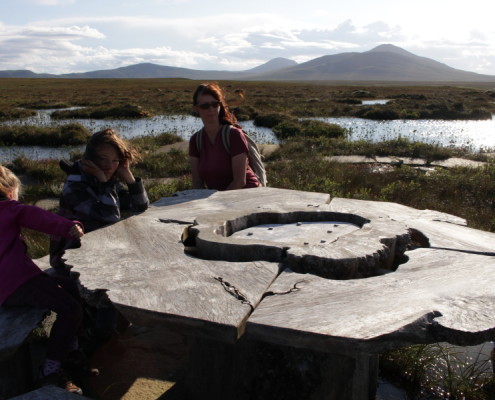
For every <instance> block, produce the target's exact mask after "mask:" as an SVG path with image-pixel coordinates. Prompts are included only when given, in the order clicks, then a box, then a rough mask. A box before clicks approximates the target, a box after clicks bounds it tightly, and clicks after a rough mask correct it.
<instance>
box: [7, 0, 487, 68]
mask: <svg viewBox="0 0 495 400" xmlns="http://www.w3.org/2000/svg"><path fill="white" fill-rule="evenodd" d="M32 1H37V2H38V4H45V5H47V4H48V3H51V2H53V3H55V2H57V0H32ZM179 1H180V0H179ZM184 1H185V0H184ZM155 2H157V3H159V2H161V3H168V2H172V3H173V2H176V0H155ZM62 3H65V4H67V3H68V1H65V2H64V1H62V0H59V1H58V2H57V4H62ZM0 18H1V17H0ZM76 41H77V45H76ZM383 43H393V44H395V45H397V46H400V47H403V48H405V49H406V50H408V51H410V52H413V53H415V54H418V55H422V56H425V57H430V58H433V59H435V60H438V61H441V62H445V63H447V64H448V65H451V66H453V67H456V68H460V69H466V70H472V71H476V72H483V71H484V73H489V72H486V71H489V70H490V69H491V70H492V71H494V70H495V59H494V57H495V56H494V54H495V36H494V34H493V32H487V31H484V30H480V29H477V30H473V29H471V30H470V31H469V32H468V35H467V36H466V35H464V36H463V35H459V37H457V38H456V39H455V40H454V39H453V38H452V37H449V39H448V40H447V39H445V38H443V37H436V36H432V35H430V36H425V35H423V34H421V36H419V34H417V33H415V34H410V33H407V32H405V31H404V30H403V29H402V28H401V27H400V26H399V25H390V24H387V23H385V22H383V21H374V22H371V23H366V24H361V25H356V24H354V23H353V21H352V20H344V21H343V22H341V23H340V24H333V25H331V24H330V23H328V24H326V25H324V26H322V25H318V24H316V23H311V24H310V23H308V22H302V20H301V21H300V20H297V19H294V18H292V19H290V18H286V17H283V16H280V15H276V14H268V13H266V14H263V13H259V14H229V15H225V14H220V13H219V14H217V15H213V16H201V17H196V18H159V17H149V16H144V17H142V16H134V17H128V16H124V17H121V16H93V17H71V18H57V19H53V20H39V21H36V22H34V23H29V24H26V25H25V26H12V25H5V24H4V23H2V22H1V21H0V47H1V49H2V51H1V52H0V70H3V69H21V68H29V69H32V70H34V71H35V72H51V73H65V72H83V71H90V70H96V69H107V68H116V67H120V66H125V65H130V64H134V63H138V62H153V63H157V64H161V65H170V66H178V67H186V68H196V69H237V70H238V69H247V68H251V67H253V66H256V65H259V64H262V63H264V62H266V61H268V60H270V59H272V58H275V57H285V58H290V59H293V60H295V61H297V62H304V61H308V60H311V59H313V58H316V57H320V56H323V55H328V54H337V53H341V52H348V51H367V50H370V49H371V48H373V47H375V46H377V45H379V44H383ZM492 73H493V72H492Z"/></svg>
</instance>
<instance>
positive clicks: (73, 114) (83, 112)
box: [51, 104, 152, 119]
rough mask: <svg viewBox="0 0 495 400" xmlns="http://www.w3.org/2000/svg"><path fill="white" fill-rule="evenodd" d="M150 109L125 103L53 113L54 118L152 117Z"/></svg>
mask: <svg viewBox="0 0 495 400" xmlns="http://www.w3.org/2000/svg"><path fill="white" fill-rule="evenodd" d="M151 116H152V114H151V113H150V112H149V111H146V110H143V109H142V108H141V106H136V105H132V104H124V105H120V106H112V107H89V108H76V109H72V110H59V111H54V112H52V113H51V117H52V118H53V119H70V118H72V119H77V118H81V119H83V118H86V119H104V118H146V117H151Z"/></svg>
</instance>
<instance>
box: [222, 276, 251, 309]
mask: <svg viewBox="0 0 495 400" xmlns="http://www.w3.org/2000/svg"><path fill="white" fill-rule="evenodd" d="M213 279H215V280H216V281H218V282H220V283H221V284H222V286H223V288H224V289H225V291H226V292H227V293H228V294H230V295H231V296H234V297H235V298H236V299H237V300H240V301H241V304H247V305H248V306H249V307H251V312H252V311H254V306H253V305H252V304H251V302H250V301H249V300H248V298H247V297H246V295H245V294H243V293H242V292H241V291H240V290H239V289H237V288H236V287H235V286H234V285H232V284H231V283H230V282H227V281H226V280H224V279H223V278H222V277H221V276H218V277H213Z"/></svg>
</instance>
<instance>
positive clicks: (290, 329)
mask: <svg viewBox="0 0 495 400" xmlns="http://www.w3.org/2000/svg"><path fill="white" fill-rule="evenodd" d="M309 222H316V223H335V226H336V227H337V225H339V224H341V223H351V224H353V225H354V226H355V229H354V230H352V232H350V233H345V234H343V235H341V236H338V237H337V238H336V239H335V237H332V239H331V240H327V238H325V239H321V238H320V236H321V235H323V234H324V232H323V233H322V232H321V230H320V231H318V235H320V236H318V237H317V238H316V239H317V240H316V239H315V238H314V237H308V238H307V239H304V238H301V239H300V241H292V242H291V244H290V245H287V244H286V243H283V241H282V242H280V241H276V240H266V239H263V240H259V239H257V234H256V231H254V233H253V232H248V231H245V230H246V229H251V228H254V226H256V225H260V224H272V225H273V226H279V225H280V224H287V225H290V224H296V226H299V225H301V226H302V225H304V224H307V223H309ZM298 223H299V225H297V224H298ZM267 229H269V228H267ZM244 232H248V233H247V234H246V235H248V236H249V237H248V238H245V237H244V238H243V237H240V236H242V235H243V234H244ZM327 233H328V234H329V235H331V234H333V231H332V230H331V229H328V230H327ZM308 235H309V236H311V234H308ZM186 237H187V239H186V240H185V243H186V244H188V245H189V246H187V247H185V246H184V244H183V242H182V240H181V239H185V238H186ZM494 240H495V235H494V234H492V233H488V232H482V231H477V230H473V229H470V228H467V227H466V226H465V221H464V220H462V219H460V218H457V217H454V216H451V215H447V214H442V213H438V212H434V211H428V210H416V209H412V208H409V207H405V206H401V205H398V204H393V203H383V202H371V201H359V200H350V199H338V198H336V199H330V198H329V196H328V195H326V194H322V193H309V192H299V191H290V190H282V189H275V188H258V189H244V190H237V191H230V192H215V191H209V190H192V191H185V192H181V193H179V194H177V195H176V196H173V197H170V198H163V199H161V200H159V201H158V202H156V203H154V204H153V206H152V207H150V209H149V210H148V211H146V212H145V213H143V214H140V215H137V216H133V217H131V218H128V219H126V220H124V221H121V222H120V223H117V224H115V225H112V226H109V227H106V228H104V229H100V230H98V231H95V232H92V233H90V234H88V235H86V236H85V237H84V238H83V242H82V247H81V248H79V249H74V250H70V251H69V252H68V254H67V259H68V263H69V264H72V265H74V266H75V267H74V270H76V271H79V272H80V273H81V278H80V279H81V282H82V284H83V285H84V286H86V287H87V288H88V289H91V290H95V289H106V290H108V296H109V298H110V299H111V301H112V302H113V303H114V304H115V305H116V306H117V307H118V308H119V310H120V311H121V312H122V313H123V314H124V315H125V316H126V317H127V318H128V319H129V320H130V321H131V322H133V323H136V324H140V325H155V324H157V325H160V324H167V325H173V326H175V327H178V328H180V329H181V330H182V331H183V332H184V333H185V334H187V335H188V336H190V337H191V338H194V340H195V345H194V346H193V348H192V351H191V355H190V360H191V361H190V365H189V368H188V370H187V376H186V379H185V383H184V385H183V388H184V393H183V397H184V398H192V399H195V398H198V399H199V398H201V399H203V398H207V397H208V398H209V397H212V398H219V399H220V398H228V397H232V396H234V397H232V398H236V399H248V398H256V396H257V397H259V396H260V395H264V396H266V395H275V396H276V395H277V391H278V394H280V391H284V390H285V391H286V392H287V393H291V395H293V396H295V397H294V398H308V399H320V398H321V399H355V400H357V399H368V398H373V397H374V393H375V389H376V373H377V355H378V354H379V353H381V352H383V351H386V350H390V349H394V348H398V347H401V346H405V345H410V344H415V343H434V342H438V341H446V342H449V343H453V344H457V345H473V344H479V343H482V342H485V341H488V340H494V339H495V318H494V317H493V313H492V310H493V306H494V304H495V296H494V294H493V286H494V283H495V258H494V257H493V256H494V253H493V252H492V249H493V243H495V241H494ZM192 245H194V246H192ZM427 246H429V247H427ZM399 262H401V264H400V265H399V267H398V268H397V269H396V267H397V263H399ZM395 269H396V270H395ZM296 271H297V272H296ZM277 371H278V373H279V375H277ZM280 374H282V375H284V376H285V378H286V379H285V381H284V382H283V383H282V384H283V385H284V386H283V387H280V386H277V385H279V384H280ZM297 374H299V375H297ZM280 398H281V397H280ZM286 398H292V397H290V396H286Z"/></svg>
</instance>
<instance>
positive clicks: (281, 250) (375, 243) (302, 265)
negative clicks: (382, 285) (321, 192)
mask: <svg viewBox="0 0 495 400" xmlns="http://www.w3.org/2000/svg"><path fill="white" fill-rule="evenodd" d="M196 222H197V225H195V226H193V227H190V228H189V232H190V234H191V235H193V237H195V246H196V248H195V250H196V255H197V256H198V257H200V258H205V259H213V260H225V261H256V260H265V261H275V262H280V263H281V264H282V265H283V266H284V267H289V268H291V269H292V270H294V271H296V272H300V273H311V274H315V275H319V276H322V277H325V278H331V279H355V278H365V277H369V276H375V275H378V274H381V273H383V272H384V270H388V271H390V270H394V269H395V268H396V267H397V265H398V263H399V260H401V259H402V257H403V254H404V252H405V250H406V248H407V245H408V244H409V243H410V240H411V239H410V232H409V229H408V228H407V226H406V225H404V224H403V223H400V222H397V221H394V220H392V219H390V218H387V217H378V218H374V219H370V218H366V217H364V216H361V215H356V214H349V213H338V212H330V211H306V210H304V211H302V210H294V211H290V212H252V213H247V214H235V213H231V214H228V213H227V214H226V213H223V214H211V215H209V216H207V217H203V218H200V219H198V220H197V221H196ZM277 230H278V231H279V232H280V234H277Z"/></svg>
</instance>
